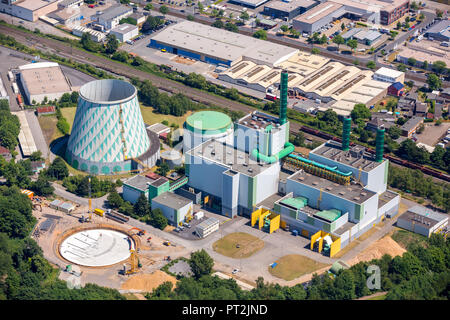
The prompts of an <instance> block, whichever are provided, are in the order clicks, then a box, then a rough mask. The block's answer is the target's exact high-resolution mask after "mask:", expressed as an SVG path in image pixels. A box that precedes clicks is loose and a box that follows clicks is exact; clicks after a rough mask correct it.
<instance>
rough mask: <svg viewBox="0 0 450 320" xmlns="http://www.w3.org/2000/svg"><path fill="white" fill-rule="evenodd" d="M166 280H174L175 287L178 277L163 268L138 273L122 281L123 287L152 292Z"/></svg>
mask: <svg viewBox="0 0 450 320" xmlns="http://www.w3.org/2000/svg"><path fill="white" fill-rule="evenodd" d="M166 281H170V282H172V283H173V285H174V287H175V285H176V282H177V279H175V277H172V276H171V275H168V274H167V273H165V272H163V271H161V270H156V271H155V272H153V273H151V274H138V275H135V276H132V277H130V279H128V280H127V281H125V282H124V283H122V286H121V289H124V290H142V291H145V292H151V291H152V290H153V289H155V288H156V287H158V286H159V285H160V284H162V283H163V282H166Z"/></svg>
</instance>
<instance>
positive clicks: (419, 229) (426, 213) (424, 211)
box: [397, 206, 448, 238]
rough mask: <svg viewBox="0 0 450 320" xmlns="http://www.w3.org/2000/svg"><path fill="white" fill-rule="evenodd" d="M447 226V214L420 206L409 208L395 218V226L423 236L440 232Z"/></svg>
mask: <svg viewBox="0 0 450 320" xmlns="http://www.w3.org/2000/svg"><path fill="white" fill-rule="evenodd" d="M447 226H448V215H444V214H440V213H437V212H435V211H433V210H430V209H428V208H425V207H422V206H414V207H411V208H409V209H408V210H407V211H406V212H405V213H403V214H402V215H401V216H400V217H399V218H398V219H397V227H399V228H403V229H406V230H409V231H412V232H415V233H418V234H421V235H423V236H425V237H428V238H429V237H430V236H431V235H432V234H433V233H441V232H442V231H443V230H444V228H446V227H447Z"/></svg>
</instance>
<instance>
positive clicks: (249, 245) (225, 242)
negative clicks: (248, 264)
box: [213, 232, 264, 259]
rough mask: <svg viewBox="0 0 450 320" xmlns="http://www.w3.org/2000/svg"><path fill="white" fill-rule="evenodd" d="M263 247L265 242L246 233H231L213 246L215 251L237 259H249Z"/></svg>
mask: <svg viewBox="0 0 450 320" xmlns="http://www.w3.org/2000/svg"><path fill="white" fill-rule="evenodd" d="M237 245H239V248H238V247H237ZM263 247H264V241H262V240H261V239H259V238H257V237H255V236H252V235H250V234H248V233H244V232H235V233H230V234H228V235H226V236H225V237H223V238H222V239H219V240H217V241H216V242H214V244H213V249H214V251H216V252H218V253H220V254H222V255H224V256H227V257H230V258H235V259H242V258H248V257H250V256H252V255H253V254H255V253H256V252H258V251H259V250H261V249H262V248H263Z"/></svg>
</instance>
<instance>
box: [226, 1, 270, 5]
mask: <svg viewBox="0 0 450 320" xmlns="http://www.w3.org/2000/svg"><path fill="white" fill-rule="evenodd" d="M233 1H234V2H236V3H241V4H244V5H247V6H250V7H258V6H260V5H262V4H263V3H265V2H267V1H269V0H233Z"/></svg>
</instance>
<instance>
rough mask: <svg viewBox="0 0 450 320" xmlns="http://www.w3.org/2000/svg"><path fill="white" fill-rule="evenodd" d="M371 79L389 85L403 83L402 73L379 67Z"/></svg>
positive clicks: (403, 76)
mask: <svg viewBox="0 0 450 320" xmlns="http://www.w3.org/2000/svg"><path fill="white" fill-rule="evenodd" d="M373 79H374V80H377V81H384V82H389V83H395V82H401V83H403V82H404V81H405V73H404V72H402V71H398V70H394V69H389V68H386V67H381V68H380V69H378V70H377V71H375V73H374V74H373Z"/></svg>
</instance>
